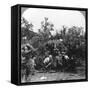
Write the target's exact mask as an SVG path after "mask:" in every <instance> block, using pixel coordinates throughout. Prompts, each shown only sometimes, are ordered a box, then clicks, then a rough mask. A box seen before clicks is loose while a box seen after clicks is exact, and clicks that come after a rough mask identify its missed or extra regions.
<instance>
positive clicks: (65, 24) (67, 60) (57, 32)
mask: <svg viewBox="0 0 90 90" xmlns="http://www.w3.org/2000/svg"><path fill="white" fill-rule="evenodd" d="M20 27H21V66H20V67H21V83H27V82H41V83H42V82H49V81H70V80H85V79H86V72H87V68H86V64H87V55H86V54H87V34H86V32H87V31H86V11H85V10H72V9H71V10H68V9H50V8H49V9H48V8H32V7H21V26H20Z"/></svg>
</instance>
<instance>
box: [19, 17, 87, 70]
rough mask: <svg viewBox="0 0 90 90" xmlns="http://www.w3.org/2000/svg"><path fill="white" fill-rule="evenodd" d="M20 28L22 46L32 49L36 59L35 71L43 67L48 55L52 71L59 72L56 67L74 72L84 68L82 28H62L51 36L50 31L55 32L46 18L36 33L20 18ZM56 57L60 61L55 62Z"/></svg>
mask: <svg viewBox="0 0 90 90" xmlns="http://www.w3.org/2000/svg"><path fill="white" fill-rule="evenodd" d="M21 26H22V27H21V36H22V37H21V41H22V45H23V44H26V46H27V44H29V46H31V47H32V48H33V49H31V47H30V49H31V51H32V52H34V54H35V55H34V56H35V57H36V59H35V63H36V66H35V68H36V69H38V70H40V68H42V67H43V60H44V59H45V57H47V56H48V55H50V54H51V55H52V56H53V62H52V64H51V67H52V65H53V68H52V69H55V68H56V69H59V70H60V69H61V68H58V67H61V66H62V68H63V69H65V70H66V71H68V70H69V71H75V70H76V68H77V66H78V67H81V66H83V67H84V66H85V52H86V50H85V49H86V45H85V43H86V41H85V32H84V31H83V28H82V27H77V26H72V27H70V28H68V27H65V26H62V29H61V30H58V31H59V32H57V33H56V35H54V36H53V35H52V34H51V31H52V30H55V29H54V25H53V24H52V23H51V22H49V20H48V18H46V17H45V18H44V21H42V22H41V28H40V29H39V30H38V33H35V32H34V31H33V26H34V25H33V24H32V23H30V24H29V23H28V22H27V21H26V20H25V19H24V18H22V25H21ZM30 55H31V54H29V58H30ZM59 55H61V56H59ZM64 55H67V56H68V57H69V59H68V60H65V58H63V56H64ZM56 57H59V59H60V60H61V61H57V58H56ZM24 65H25V64H24Z"/></svg>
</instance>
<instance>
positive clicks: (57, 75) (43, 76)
mask: <svg viewBox="0 0 90 90" xmlns="http://www.w3.org/2000/svg"><path fill="white" fill-rule="evenodd" d="M75 79H85V75H84V74H74V73H64V72H47V73H42V72H36V73H35V75H32V76H31V75H30V76H29V77H28V80H27V81H25V79H24V78H23V79H22V82H42V81H54V80H55V81H60V80H75Z"/></svg>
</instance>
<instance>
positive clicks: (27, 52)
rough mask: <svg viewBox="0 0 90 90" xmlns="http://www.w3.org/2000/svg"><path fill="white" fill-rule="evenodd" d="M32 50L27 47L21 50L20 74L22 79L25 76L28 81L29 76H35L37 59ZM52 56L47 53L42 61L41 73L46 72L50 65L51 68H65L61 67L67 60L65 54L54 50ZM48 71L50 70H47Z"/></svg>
mask: <svg viewBox="0 0 90 90" xmlns="http://www.w3.org/2000/svg"><path fill="white" fill-rule="evenodd" d="M32 51H33V50H32V48H31V47H30V46H29V45H24V46H22V48H21V59H22V60H21V61H22V62H21V65H22V66H21V68H22V71H21V74H22V77H23V76H25V79H26V80H27V79H28V76H29V75H34V74H35V66H36V63H35V60H36V59H37V58H36V56H35V52H32ZM53 54H55V55H52V54H50V53H48V54H47V55H46V57H45V58H44V60H43V67H42V68H43V71H48V67H50V66H51V65H52V64H53V66H55V67H57V66H58V65H59V67H60V66H65V65H62V64H63V63H64V64H65V62H66V60H68V59H69V57H68V56H67V55H65V52H62V53H61V52H60V51H58V50H55V51H54V52H53ZM49 70H50V68H49Z"/></svg>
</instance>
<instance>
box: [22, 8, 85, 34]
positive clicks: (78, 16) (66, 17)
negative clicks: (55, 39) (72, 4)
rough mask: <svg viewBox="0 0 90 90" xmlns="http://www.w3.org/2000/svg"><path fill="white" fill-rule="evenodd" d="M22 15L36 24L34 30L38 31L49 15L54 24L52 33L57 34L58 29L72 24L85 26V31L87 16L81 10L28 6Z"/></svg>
mask: <svg viewBox="0 0 90 90" xmlns="http://www.w3.org/2000/svg"><path fill="white" fill-rule="evenodd" d="M22 17H24V18H25V19H26V20H27V21H28V22H29V23H32V24H33V25H34V27H33V29H34V32H38V29H40V27H41V21H43V20H44V17H48V18H49V19H48V21H50V22H51V23H53V24H54V31H52V32H51V33H52V34H55V33H56V30H58V31H59V30H60V29H61V28H62V26H63V25H65V26H66V27H68V28H69V27H72V26H78V27H83V28H84V31H85V16H84V15H83V14H82V13H81V12H80V11H75V10H60V9H59V10H55V9H41V8H28V9H26V10H25V11H24V12H23V13H22Z"/></svg>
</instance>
